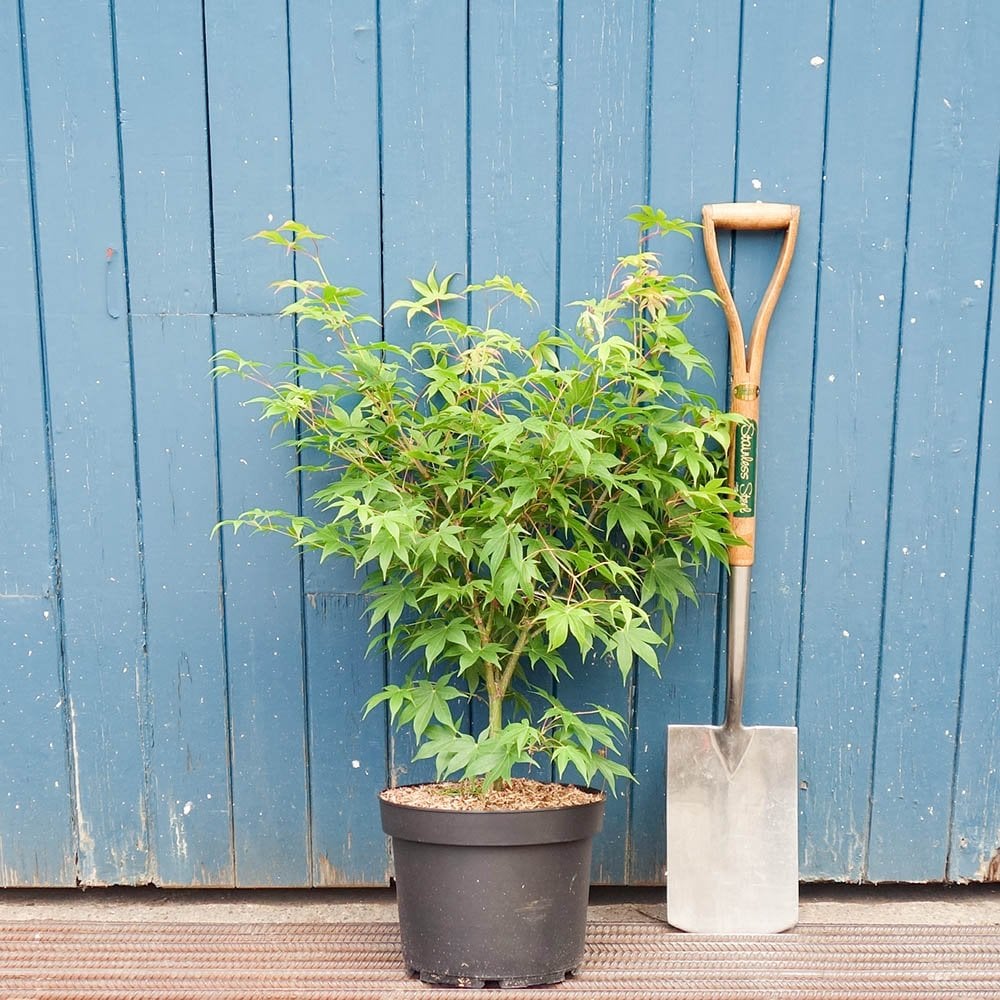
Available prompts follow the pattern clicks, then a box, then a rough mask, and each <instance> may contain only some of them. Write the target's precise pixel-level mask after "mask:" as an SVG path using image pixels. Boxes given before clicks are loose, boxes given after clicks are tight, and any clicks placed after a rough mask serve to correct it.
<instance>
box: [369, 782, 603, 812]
mask: <svg viewBox="0 0 1000 1000" xmlns="http://www.w3.org/2000/svg"><path fill="white" fill-rule="evenodd" d="M443 784H445V782H443V781H414V782H412V783H411V784H405V785H387V786H386V787H385V788H383V789H381V790H380V791H379V793H378V800H379V802H384V803H385V804H386V805H387V806H389V807H391V808H393V809H409V810H412V811H413V812H421V813H424V812H429V813H445V814H447V815H452V816H454V815H471V816H524V815H528V814H531V815H534V814H538V813H555V812H563V811H564V810H567V809H587V808H593V807H594V806H596V805H598V803H601V804H606V803H607V801H608V793H607V792H606V791H605V790H604V789H603V788H593V787H591V786H590V785H579V784H577V783H576V782H575V781H546V782H543V784H547V785H560V786H561V787H563V788H578V789H579V790H580V791H581V792H588V793H589V794H591V795H598V796H600V798H597V799H593V800H592V801H590V802H571V803H568V804H567V805H563V806H543V807H541V808H539V809H442V808H437V807H436V806H415V805H411V804H409V803H404V802H393V801H392V800H391V799H386V798H383V792H391V791H392V790H393V789H395V788H427V787H428V786H430V785H443Z"/></svg>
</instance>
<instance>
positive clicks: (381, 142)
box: [375, 0, 394, 884]
mask: <svg viewBox="0 0 1000 1000" xmlns="http://www.w3.org/2000/svg"><path fill="white" fill-rule="evenodd" d="M383 99H384V94H383V81H382V0H375V119H376V127H375V142H376V155H377V159H378V162H377V166H376V169H377V170H378V303H379V315H380V316H382V317H384V316H385V136H384V126H385V114H384V111H385V109H384V106H383ZM383 336H384V333H383ZM388 683H389V653H388V651H387V650H386V649H385V648H384V646H383V649H382V686H383V687H385V685H387V684H388ZM383 719H384V722H383V730H384V731H385V734H386V736H385V752H384V755H383V766H384V768H385V784H386V786H388V785H391V784H394V781H393V778H392V762H393V758H394V748H393V733H392V728H391V727H390V725H389V716H388V712H387V711H383ZM386 844H387V845H388V840H387V841H386ZM391 871H392V860H391V858H390V857H389V854H388V847H387V848H386V856H385V876H386V878H385V880H386V883H387V884H388V883H389V881H390V879H391Z"/></svg>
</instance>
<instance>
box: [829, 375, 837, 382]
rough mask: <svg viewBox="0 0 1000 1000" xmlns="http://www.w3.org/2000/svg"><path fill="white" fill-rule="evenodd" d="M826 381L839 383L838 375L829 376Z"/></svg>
mask: <svg viewBox="0 0 1000 1000" xmlns="http://www.w3.org/2000/svg"><path fill="white" fill-rule="evenodd" d="M826 380H827V382H836V381H837V376H836V375H827V377H826Z"/></svg>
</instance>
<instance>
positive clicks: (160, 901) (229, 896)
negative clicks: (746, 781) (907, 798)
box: [0, 884, 1000, 925]
mask: <svg viewBox="0 0 1000 1000" xmlns="http://www.w3.org/2000/svg"><path fill="white" fill-rule="evenodd" d="M664 896H665V893H664V890H663V889H658V888H648V889H617V888H605V887H597V888H595V889H594V890H593V891H592V893H591V906H590V913H589V918H590V920H593V921H612V922H626V923H627V922H648V921H662V920H665V918H666V905H665V901H664ZM799 918H800V922H801V923H824V924H829V923H834V924H951V925H969V924H995V925H1000V884H990V885H963V886H940V885H883V886H854V885H803V886H802V889H801V893H800V911H799ZM17 920H30V921H38V920H52V921H62V920H67V921H90V920H97V921H114V920H124V921H132V920H147V921H161V922H177V921H190V922H192V923H194V922H215V923H229V922H250V921H257V922H262V923H268V922H274V923H282V922H284V923H339V922H342V921H354V922H364V921H376V922H383V921H385V922H394V921H395V920H396V905H395V899H394V896H393V892H392V890H391V889H357V890H355V889H303V890H286V889H237V890H205V889H174V890H170V889H155V888H135V889H132V888H111V889H34V890H28V889H3V890H0V923H2V922H7V921H17Z"/></svg>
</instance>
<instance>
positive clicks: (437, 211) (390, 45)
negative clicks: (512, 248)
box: [380, 0, 468, 784]
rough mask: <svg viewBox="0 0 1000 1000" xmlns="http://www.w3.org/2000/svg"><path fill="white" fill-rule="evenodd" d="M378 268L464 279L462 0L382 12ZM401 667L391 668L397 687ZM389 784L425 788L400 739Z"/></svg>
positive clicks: (393, 282) (408, 0) (402, 1)
mask: <svg viewBox="0 0 1000 1000" xmlns="http://www.w3.org/2000/svg"><path fill="white" fill-rule="evenodd" d="M380 30H381V40H382V157H383V167H382V220H383V223H382V255H383V256H382V268H383V275H384V282H383V284H384V296H385V302H386V303H388V302H392V301H394V300H395V299H398V298H407V297H408V296H409V295H410V293H411V292H412V288H411V287H410V285H409V283H408V281H407V279H408V278H411V277H415V278H423V277H424V276H425V275H426V274H427V272H428V271H429V270H430V269H431V266H432V265H434V266H436V267H437V273H438V275H442V274H448V273H450V272H453V271H456V272H459V273H460V274H465V273H467V253H468V231H467V222H466V215H467V181H466V164H467V141H466V99H467V97H466V95H467V87H466V65H467V45H468V25H467V22H466V4H465V3H464V2H463V0H439V2H437V3H435V4H433V5H430V4H428V3H427V2H426V0H399V2H396V3H392V4H382V5H381V26H380ZM414 336H415V330H414V331H411V330H410V329H409V328H408V327H407V326H406V321H405V317H404V315H403V313H402V312H395V313H392V314H391V315H390V316H387V317H386V322H385V337H386V339H387V340H389V341H392V342H394V343H406V342H408V341H412V339H413V338H414ZM407 669H408V664H406V663H405V662H392V663H390V664H389V676H390V679H391V680H393V681H396V682H398V680H399V678H400V677H402V676H403V675H404V674H405V673H406V670H407ZM390 755H391V756H390V770H391V777H392V780H393V781H394V783H399V784H407V783H411V782H416V781H426V780H428V779H432V778H433V776H434V768H433V765H432V763H431V762H420V763H417V764H414V763H412V762H411V759H410V758H411V757H412V755H413V745H412V741H411V740H410V738H409V737H408V736H407V734H406V733H405V732H404V733H402V734H400V735H399V736H397V735H396V734H395V733H392V734H390Z"/></svg>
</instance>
